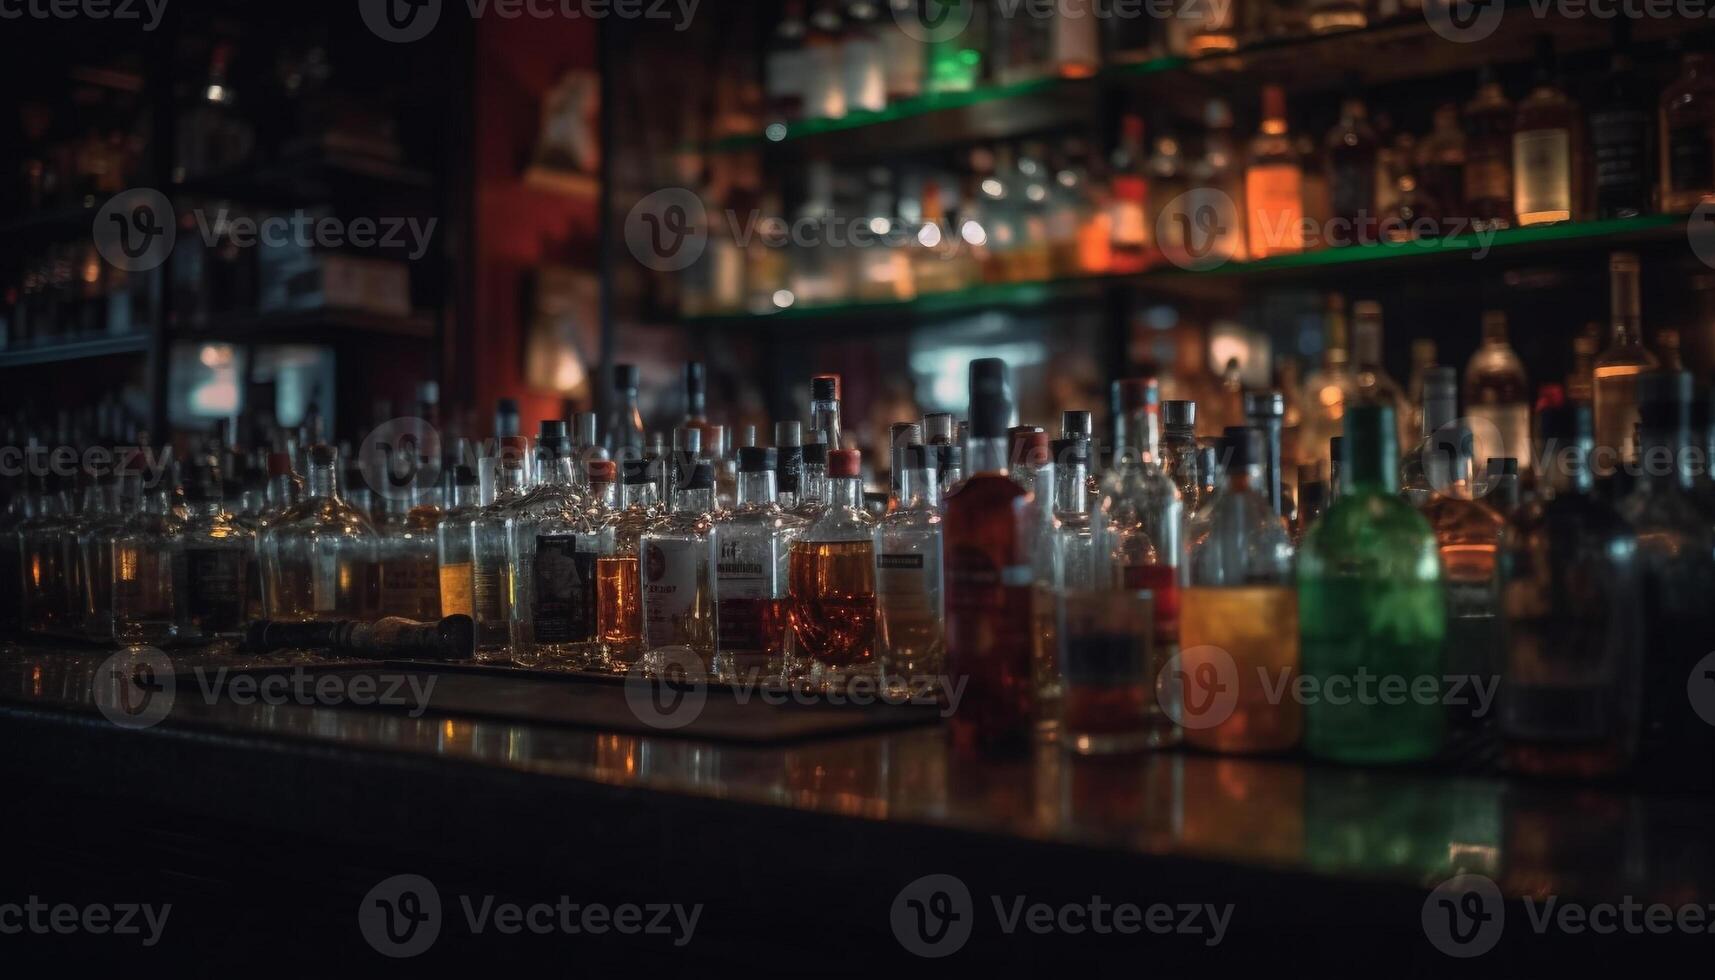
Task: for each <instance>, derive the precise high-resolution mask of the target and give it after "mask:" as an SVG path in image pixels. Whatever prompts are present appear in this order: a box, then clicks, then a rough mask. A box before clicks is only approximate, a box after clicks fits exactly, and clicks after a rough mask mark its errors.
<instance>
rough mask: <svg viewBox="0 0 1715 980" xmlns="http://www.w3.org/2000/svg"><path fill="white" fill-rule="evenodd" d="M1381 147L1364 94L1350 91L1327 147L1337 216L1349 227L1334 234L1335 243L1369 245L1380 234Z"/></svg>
mask: <svg viewBox="0 0 1715 980" xmlns="http://www.w3.org/2000/svg"><path fill="white" fill-rule="evenodd" d="M1378 147H1379V143H1378V141H1377V139H1376V133H1375V130H1374V129H1371V128H1370V122H1369V114H1368V111H1367V110H1366V109H1365V108H1364V100H1363V98H1362V97H1361V96H1358V95H1348V96H1347V97H1346V99H1345V100H1344V101H1343V102H1341V103H1340V120H1339V122H1337V123H1335V124H1334V128H1333V129H1331V130H1329V131H1328V138H1327V140H1326V143H1325V149H1324V151H1323V153H1324V160H1325V163H1326V166H1327V168H1328V192H1329V195H1330V198H1331V201H1332V203H1333V208H1334V215H1333V216H1334V219H1335V220H1336V221H1339V222H1342V223H1344V224H1345V225H1346V228H1347V229H1349V231H1345V232H1343V233H1342V234H1340V235H1337V236H1331V239H1332V241H1333V242H1334V244H1340V245H1347V244H1351V245H1367V244H1371V243H1374V242H1376V241H1378V240H1379V238H1380V225H1379V224H1378V222H1377V213H1378V212H1377V206H1376V169H1377V167H1376V151H1377V149H1378ZM1348 235H1349V237H1348Z"/></svg>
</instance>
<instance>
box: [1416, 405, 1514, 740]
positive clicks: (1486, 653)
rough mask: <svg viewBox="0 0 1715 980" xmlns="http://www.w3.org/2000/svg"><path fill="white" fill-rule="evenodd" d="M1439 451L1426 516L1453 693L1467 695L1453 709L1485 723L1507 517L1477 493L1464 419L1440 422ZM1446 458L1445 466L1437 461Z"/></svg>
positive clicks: (1495, 657) (1456, 716)
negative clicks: (1482, 697)
mask: <svg viewBox="0 0 1715 980" xmlns="http://www.w3.org/2000/svg"><path fill="white" fill-rule="evenodd" d="M1433 438H1434V439H1435V440H1436V442H1435V447H1434V448H1435V450H1436V452H1435V453H1434V454H1433V455H1431V456H1429V457H1427V458H1426V460H1425V462H1426V464H1432V466H1431V475H1430V484H1431V485H1432V486H1434V487H1435V488H1436V492H1435V494H1434V495H1433V496H1432V497H1431V498H1430V500H1429V503H1427V504H1425V505H1424V506H1423V508H1422V511H1423V516H1424V517H1425V518H1426V519H1427V520H1428V521H1429V526H1430V527H1431V528H1433V529H1434V531H1435V543H1436V547H1437V548H1438V549H1439V550H1440V552H1441V579H1442V589H1443V591H1444V592H1445V593H1446V596H1447V654H1446V658H1445V660H1444V663H1445V664H1446V671H1447V676H1448V677H1450V678H1456V679H1457V680H1455V682H1454V683H1455V685H1456V686H1455V687H1453V688H1450V691H1449V693H1450V694H1455V695H1459V694H1462V695H1463V697H1462V698H1460V699H1459V703H1449V705H1448V717H1449V719H1450V720H1452V721H1454V722H1455V723H1456V724H1459V725H1468V726H1473V727H1477V726H1482V725H1486V724H1487V723H1488V722H1489V720H1490V719H1489V718H1487V717H1485V716H1483V715H1481V714H1480V709H1481V707H1482V705H1481V702H1480V701H1479V700H1478V699H1477V697H1476V692H1477V691H1478V690H1479V686H1480V685H1482V684H1486V683H1488V681H1489V679H1490V678H1493V677H1496V676H1498V675H1497V671H1498V669H1499V667H1500V656H1501V646H1500V639H1501V638H1500V622H1499V620H1498V615H1499V610H1498V608H1497V606H1498V603H1499V598H1498V596H1497V594H1496V591H1495V590H1496V583H1495V551H1496V549H1497V548H1498V547H1499V545H1500V535H1501V529H1502V528H1503V527H1504V526H1505V524H1506V521H1505V519H1504V518H1502V517H1501V515H1500V512H1499V511H1496V510H1495V509H1494V508H1493V507H1490V506H1489V505H1488V504H1487V503H1485V502H1484V501H1482V500H1479V499H1477V488H1476V486H1475V483H1476V480H1475V471H1474V470H1473V469H1472V460H1471V450H1472V439H1471V431H1470V429H1469V427H1468V426H1467V424H1466V423H1465V421H1464V420H1463V419H1460V420H1457V421H1455V422H1454V424H1452V425H1450V426H1443V427H1442V428H1441V429H1440V431H1439V432H1437V433H1436V434H1435V436H1434V437H1433ZM1441 466H1448V467H1449V469H1448V471H1447V472H1446V473H1445V474H1442V473H1440V472H1439V467H1441Z"/></svg>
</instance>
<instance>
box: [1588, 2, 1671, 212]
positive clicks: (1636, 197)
mask: <svg viewBox="0 0 1715 980" xmlns="http://www.w3.org/2000/svg"><path fill="white" fill-rule="evenodd" d="M1631 37H1632V28H1631V21H1630V20H1629V19H1627V18H1625V17H1616V18H1614V49H1613V53H1612V55H1611V56H1610V60H1609V63H1608V75H1607V77H1606V78H1605V79H1603V81H1602V90H1601V95H1600V97H1598V99H1597V100H1596V104H1595V105H1593V106H1592V107H1591V108H1590V152H1591V154H1592V156H1594V158H1595V167H1594V172H1595V185H1596V187H1595V189H1596V217H1598V218H1635V217H1637V216H1638V215H1640V214H1648V213H1650V211H1651V206H1652V204H1653V201H1652V197H1653V194H1652V190H1653V189H1652V188H1651V187H1650V181H1651V179H1652V178H1653V176H1654V169H1653V168H1652V167H1651V166H1650V152H1651V150H1652V149H1653V146H1654V134H1652V133H1651V132H1650V128H1651V126H1652V124H1653V122H1654V118H1653V117H1654V115H1655V114H1654V113H1653V112H1652V111H1651V109H1652V108H1653V102H1654V100H1653V99H1652V98H1651V97H1650V96H1649V94H1648V93H1647V92H1646V91H1645V89H1644V82H1643V80H1642V79H1641V78H1640V77H1639V76H1638V73H1637V71H1636V69H1635V68H1634V67H1633V64H1632V50H1631Z"/></svg>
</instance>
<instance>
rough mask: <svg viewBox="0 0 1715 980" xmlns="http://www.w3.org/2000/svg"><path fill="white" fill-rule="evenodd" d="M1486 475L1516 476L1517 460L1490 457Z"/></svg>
mask: <svg viewBox="0 0 1715 980" xmlns="http://www.w3.org/2000/svg"><path fill="white" fill-rule="evenodd" d="M1488 473H1489V476H1490V477H1491V478H1493V477H1497V476H1518V460H1517V459H1516V458H1514V457H1512V456H1490V457H1489V463H1488Z"/></svg>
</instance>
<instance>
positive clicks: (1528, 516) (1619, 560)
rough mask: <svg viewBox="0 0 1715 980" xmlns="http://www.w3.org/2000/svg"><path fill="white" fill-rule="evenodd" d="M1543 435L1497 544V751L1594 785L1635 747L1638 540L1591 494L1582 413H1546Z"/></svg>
mask: <svg viewBox="0 0 1715 980" xmlns="http://www.w3.org/2000/svg"><path fill="white" fill-rule="evenodd" d="M1541 431H1542V438H1543V440H1544V446H1545V449H1546V450H1548V451H1549V452H1550V453H1551V455H1550V456H1548V457H1546V459H1545V468H1544V470H1543V472H1542V475H1541V477H1540V479H1539V480H1538V482H1537V492H1538V497H1537V499H1535V500H1533V501H1531V503H1529V504H1527V505H1526V506H1525V507H1524V509H1523V510H1522V511H1520V512H1519V514H1518V515H1517V516H1516V517H1514V518H1513V521H1512V523H1511V524H1510V525H1509V527H1508V528H1507V530H1506V532H1505V534H1504V535H1503V537H1502V539H1501V552H1500V576H1501V586H1500V588H1501V611H1502V641H1503V642H1502V646H1501V649H1502V650H1503V651H1504V652H1505V661H1504V664H1503V669H1502V673H1501V689H1500V730H1501V738H1502V744H1503V745H1504V746H1505V751H1506V762H1507V765H1508V766H1509V767H1510V768H1512V769H1515V770H1518V771H1520V772H1527V773H1536V774H1542V775H1557V776H1574V777H1592V776H1602V775H1607V774H1610V773H1614V772H1617V771H1619V770H1621V769H1623V768H1625V767H1626V766H1627V765H1628V764H1629V763H1630V762H1631V759H1632V756H1633V754H1634V753H1635V751H1636V749H1637V741H1638V681H1639V670H1640V662H1641V660H1642V653H1643V651H1644V650H1645V649H1646V648H1645V647H1644V646H1643V634H1642V629H1643V620H1642V619H1641V618H1640V615H1639V614H1640V611H1641V609H1640V606H1641V603H1642V602H1643V596H1642V594H1641V592H1640V591H1639V570H1638V554H1637V551H1638V542H1637V538H1636V536H1635V535H1634V534H1633V532H1632V530H1631V528H1630V527H1628V526H1627V525H1626V522H1625V521H1623V520H1621V519H1620V515H1619V514H1618V513H1617V512H1615V510H1614V509H1613V508H1612V507H1610V506H1608V504H1607V503H1605V502H1604V501H1602V500H1601V499H1600V498H1599V497H1597V496H1596V493H1595V488H1596V483H1595V477H1594V475H1593V474H1592V473H1591V472H1590V451H1591V450H1592V449H1593V448H1594V446H1595V423H1594V419H1593V418H1592V416H1591V413H1590V406H1589V405H1586V404H1571V405H1562V406H1557V407H1552V408H1548V409H1545V410H1544V411H1543V413H1542V426H1541Z"/></svg>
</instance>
